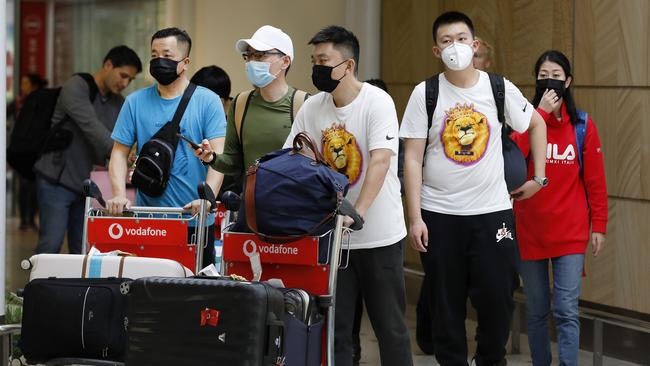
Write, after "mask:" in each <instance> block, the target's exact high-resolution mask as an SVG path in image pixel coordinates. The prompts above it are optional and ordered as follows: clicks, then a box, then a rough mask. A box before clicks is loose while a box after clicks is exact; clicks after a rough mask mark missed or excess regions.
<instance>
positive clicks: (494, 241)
mask: <svg viewBox="0 0 650 366" xmlns="http://www.w3.org/2000/svg"><path fill="white" fill-rule="evenodd" d="M422 219H423V220H424V222H425V223H426V225H427V228H428V231H429V247H428V250H427V252H426V253H421V255H420V256H421V259H422V265H423V267H424V270H425V272H426V273H427V275H428V277H429V280H430V282H429V283H430V288H429V290H430V295H431V296H430V299H432V301H431V305H430V306H431V314H432V315H433V325H434V328H433V334H434V344H435V352H436V359H437V360H438V362H439V363H440V365H442V366H459V365H463V366H466V365H467V339H466V334H465V317H466V315H467V313H466V311H467V309H466V303H467V297H468V296H469V298H470V300H471V302H472V305H473V306H474V308H475V309H476V312H477V316H478V326H479V328H480V329H481V332H480V334H479V335H478V337H477V342H478V347H477V350H476V358H477V364H478V365H494V364H497V363H498V362H500V361H501V360H503V358H504V357H505V354H506V349H505V346H506V343H507V342H508V337H509V333H510V322H511V319H512V312H513V309H514V302H513V299H512V293H513V291H514V288H515V283H516V278H517V272H516V268H515V263H516V262H515V255H516V247H517V242H516V240H515V223H514V217H513V214H512V210H505V211H499V212H493V213H489V214H483V215H473V216H454V215H445V214H440V213H435V212H430V211H424V210H422Z"/></svg>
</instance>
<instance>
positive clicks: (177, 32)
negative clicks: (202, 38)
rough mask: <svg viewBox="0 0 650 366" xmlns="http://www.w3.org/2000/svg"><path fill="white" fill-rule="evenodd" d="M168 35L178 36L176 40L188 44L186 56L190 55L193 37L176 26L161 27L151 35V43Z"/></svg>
mask: <svg viewBox="0 0 650 366" xmlns="http://www.w3.org/2000/svg"><path fill="white" fill-rule="evenodd" d="M167 37H176V42H177V43H178V44H179V45H181V44H182V45H185V46H187V54H186V55H185V57H189V56H190V51H191V50H192V38H190V35H189V34H187V32H186V31H184V30H182V29H179V28H176V27H171V28H165V29H161V30H159V31H158V32H156V33H154V34H153V36H152V37H151V43H153V41H154V40H155V39H160V38H167Z"/></svg>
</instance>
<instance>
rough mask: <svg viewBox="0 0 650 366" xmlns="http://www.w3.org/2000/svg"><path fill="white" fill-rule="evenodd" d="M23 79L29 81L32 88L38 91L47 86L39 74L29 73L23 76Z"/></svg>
mask: <svg viewBox="0 0 650 366" xmlns="http://www.w3.org/2000/svg"><path fill="white" fill-rule="evenodd" d="M23 77H26V78H27V80H29V83H30V84H32V86H33V87H34V88H35V89H36V90H38V89H43V88H45V87H46V86H47V84H48V83H47V80H46V79H44V78H43V77H41V75H39V74H35V73H29V74H25V75H23Z"/></svg>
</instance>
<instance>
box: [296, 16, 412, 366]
mask: <svg viewBox="0 0 650 366" xmlns="http://www.w3.org/2000/svg"><path fill="white" fill-rule="evenodd" d="M309 43H310V44H312V45H314V49H313V52H312V63H313V70H312V81H313V83H314V86H316V88H317V89H318V90H320V91H321V93H318V94H316V95H314V96H312V97H310V98H309V99H307V100H306V101H305V104H304V105H303V106H302V108H301V109H300V111H299V112H298V115H297V116H296V119H295V121H294V123H293V127H292V128H291V134H290V135H289V138H287V140H286V142H285V144H284V147H290V146H292V144H293V138H294V136H295V135H296V134H297V133H299V132H303V131H304V132H307V133H309V134H310V135H311V136H313V137H314V138H315V140H316V141H317V144H318V147H319V149H320V150H321V151H322V152H323V156H324V157H325V160H326V161H327V162H328V163H329V164H330V166H331V167H333V168H334V169H336V170H337V171H339V172H341V173H342V174H345V175H346V176H347V178H348V180H349V182H350V187H349V189H348V193H347V196H346V198H347V199H348V200H349V201H350V202H352V203H353V204H354V207H355V209H356V210H357V212H358V213H359V214H360V215H361V216H363V218H364V220H365V223H364V227H363V229H362V230H360V231H355V232H354V233H352V234H351V236H350V254H349V259H350V261H349V265H348V267H347V268H344V269H340V270H339V274H338V280H337V284H336V286H337V287H336V319H335V323H336V324H335V327H336V332H335V362H336V365H337V366H352V328H353V327H352V323H353V320H354V315H355V312H356V303H357V301H356V300H357V296H358V295H359V293H361V295H362V296H363V300H364V302H365V304H366V310H367V314H368V318H369V319H370V323H371V324H372V327H373V329H374V331H375V335H376V336H377V341H378V343H379V354H380V358H381V365H382V366H389V365H390V366H397V365H399V366H409V365H412V364H413V360H412V357H411V346H410V341H409V334H408V329H407V328H406V322H405V320H404V310H405V307H406V301H405V290H404V271H403V270H404V268H403V260H402V259H403V256H402V245H401V242H402V239H403V238H404V237H405V236H406V227H405V225H404V215H403V212H402V200H401V197H400V191H399V188H400V186H399V179H398V178H397V152H398V145H399V143H398V139H397V133H398V121H397V112H396V111H395V105H394V103H393V100H392V99H391V98H390V96H389V95H388V94H387V93H386V92H384V91H383V90H381V89H380V88H377V87H375V86H372V85H370V84H368V83H362V82H361V81H359V80H358V79H357V65H358V63H359V41H358V40H357V38H356V36H355V35H354V34H352V32H350V31H348V30H346V29H344V28H342V27H338V26H330V27H327V28H324V29H323V30H321V31H320V32H318V33H317V34H316V35H315V36H314V37H313V38H312V39H311V40H310V41H309ZM346 221H350V220H346Z"/></svg>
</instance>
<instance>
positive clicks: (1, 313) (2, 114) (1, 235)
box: [0, 0, 18, 324]
mask: <svg viewBox="0 0 650 366" xmlns="http://www.w3.org/2000/svg"><path fill="white" fill-rule="evenodd" d="M6 6H7V3H6V1H5V0H2V5H0V51H1V52H2V57H0V126H2V128H0V209H2V210H3V212H4V214H3V215H0V274H2V280H1V281H0V318H1V319H2V322H1V323H2V324H4V317H5V282H6V280H7V273H6V271H5V254H6V250H7V230H6V221H7V212H6V207H7V203H6V202H7V129H6V128H4V126H6V125H7V103H5V101H6V100H7V82H6V80H7V58H6V57H5V55H6V54H7V17H6V10H7V8H6ZM16 6H18V3H17V4H16Z"/></svg>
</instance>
